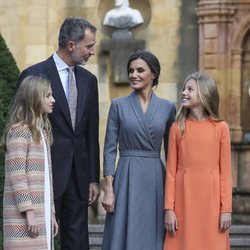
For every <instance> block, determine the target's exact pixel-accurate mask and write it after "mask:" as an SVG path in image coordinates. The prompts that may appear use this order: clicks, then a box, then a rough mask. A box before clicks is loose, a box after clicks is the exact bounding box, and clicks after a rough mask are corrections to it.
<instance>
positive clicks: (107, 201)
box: [102, 190, 115, 213]
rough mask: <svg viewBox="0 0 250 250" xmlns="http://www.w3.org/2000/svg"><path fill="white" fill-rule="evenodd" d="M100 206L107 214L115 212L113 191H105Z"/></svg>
mask: <svg viewBox="0 0 250 250" xmlns="http://www.w3.org/2000/svg"><path fill="white" fill-rule="evenodd" d="M102 206H103V207H104V209H105V210H106V211H107V212H109V213H114V211H115V194H114V191H113V190H112V191H105V194H104V197H103V199H102Z"/></svg>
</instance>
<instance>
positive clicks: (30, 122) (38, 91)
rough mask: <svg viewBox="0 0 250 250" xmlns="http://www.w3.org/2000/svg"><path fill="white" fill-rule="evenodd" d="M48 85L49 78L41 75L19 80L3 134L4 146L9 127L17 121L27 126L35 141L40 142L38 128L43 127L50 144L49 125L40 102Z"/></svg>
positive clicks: (46, 91)
mask: <svg viewBox="0 0 250 250" xmlns="http://www.w3.org/2000/svg"><path fill="white" fill-rule="evenodd" d="M49 87H50V82H49V80H48V79H46V78H45V77H43V76H28V77H26V78H25V79H24V80H23V81H22V82H21V84H20V86H19V88H18V90H17V92H16V95H15V98H14V102H13V105H12V108H11V111H10V118H9V122H8V123H7V125H6V129H5V133H4V135H3V144H4V146H5V144H6V135H7V133H8V131H9V129H10V128H11V127H12V126H13V125H14V124H18V123H19V124H21V125H27V126H28V127H29V129H30V130H31V132H32V136H33V140H34V142H35V143H39V142H40V137H41V133H40V129H44V130H45V132H46V135H47V138H48V141H49V143H50V145H51V143H52V133H51V125H50V122H49V119H48V115H47V114H43V113H42V102H43V100H44V99H45V97H46V95H47V94H48V90H49Z"/></svg>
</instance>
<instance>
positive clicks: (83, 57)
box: [56, 29, 100, 206]
mask: <svg viewBox="0 0 250 250" xmlns="http://www.w3.org/2000/svg"><path fill="white" fill-rule="evenodd" d="M95 44H96V34H95V33H93V32H92V31H91V30H90V29H86V30H85V37H84V39H83V40H81V41H79V42H74V41H69V42H68V43H67V45H66V47H65V48H59V49H58V50H57V52H56V53H57V55H58V56H59V57H60V58H61V59H62V60H63V61H64V62H65V63H66V64H67V65H68V66H74V65H85V64H86V63H87V61H88V60H89V58H90V57H91V56H93V55H95ZM99 195H100V190H99V186H98V184H97V183H95V182H91V183H90V184H89V200H88V205H89V206H90V205H93V204H94V203H95V202H96V201H97V199H98V197H99Z"/></svg>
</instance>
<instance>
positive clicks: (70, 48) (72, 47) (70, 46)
mask: <svg viewBox="0 0 250 250" xmlns="http://www.w3.org/2000/svg"><path fill="white" fill-rule="evenodd" d="M66 47H67V49H68V51H70V52H72V51H73V50H74V49H75V42H73V41H69V42H68V43H67V45H66Z"/></svg>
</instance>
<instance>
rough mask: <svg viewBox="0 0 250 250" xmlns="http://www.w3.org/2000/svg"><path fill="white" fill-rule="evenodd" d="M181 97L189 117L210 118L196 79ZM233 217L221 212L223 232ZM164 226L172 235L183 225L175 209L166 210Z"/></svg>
mask: <svg viewBox="0 0 250 250" xmlns="http://www.w3.org/2000/svg"><path fill="white" fill-rule="evenodd" d="M181 99H182V106H184V107H186V108H188V109H189V110H190V113H189V118H191V119H193V120H197V121H203V120H206V119H207V118H208V115H207V114H206V112H205V109H204V107H203V106H202V104H201V101H200V97H199V94H198V89H197V83H196V81H195V80H193V79H191V80H189V81H188V82H187V83H186V85H185V87H184V89H183V91H182V97H181ZM231 217H232V216H231V213H230V212H222V213H220V219H219V223H218V224H219V225H218V227H219V231H220V232H221V233H223V232H225V231H227V230H228V228H229V227H230V226H231V221H232V218H231ZM164 226H165V229H166V231H167V232H168V233H169V235H170V236H172V237H174V236H175V234H176V231H177V230H178V229H179V227H181V225H179V223H178V219H177V217H176V214H175V211H174V210H171V209H166V210H165V218H164Z"/></svg>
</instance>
